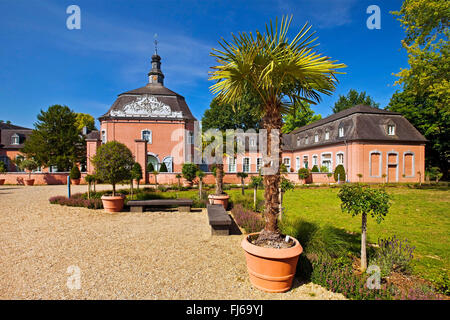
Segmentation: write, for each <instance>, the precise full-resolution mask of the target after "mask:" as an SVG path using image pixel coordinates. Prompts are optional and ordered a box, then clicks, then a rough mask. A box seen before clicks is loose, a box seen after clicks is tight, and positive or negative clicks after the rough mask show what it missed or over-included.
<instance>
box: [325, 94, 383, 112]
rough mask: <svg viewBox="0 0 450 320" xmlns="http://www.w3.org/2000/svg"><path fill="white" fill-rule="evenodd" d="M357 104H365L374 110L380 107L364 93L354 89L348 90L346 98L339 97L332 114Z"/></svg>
mask: <svg viewBox="0 0 450 320" xmlns="http://www.w3.org/2000/svg"><path fill="white" fill-rule="evenodd" d="M358 104H365V105H367V106H372V107H375V108H379V107H380V104H379V103H377V102H375V101H374V100H373V99H372V98H371V97H370V96H369V95H368V94H367V93H366V92H365V91H363V92H358V91H356V90H355V89H350V91H349V92H348V93H347V95H346V96H343V95H339V99H338V101H336V103H335V104H334V107H333V113H338V112H339V111H342V110H345V109H348V108H351V107H354V106H356V105H358Z"/></svg>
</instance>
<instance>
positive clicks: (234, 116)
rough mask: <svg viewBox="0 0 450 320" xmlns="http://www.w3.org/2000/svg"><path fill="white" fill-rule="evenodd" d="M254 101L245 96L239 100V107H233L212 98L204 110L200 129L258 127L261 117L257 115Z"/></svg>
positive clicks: (246, 128) (223, 129)
mask: <svg viewBox="0 0 450 320" xmlns="http://www.w3.org/2000/svg"><path fill="white" fill-rule="evenodd" d="M254 104H255V101H252V100H251V99H249V98H247V99H245V100H244V101H242V102H240V105H239V107H238V108H237V107H236V108H235V107H234V106H233V105H231V104H228V103H221V102H219V101H218V99H216V98H215V99H213V100H212V101H211V104H210V105H209V109H207V110H205V113H204V114H203V117H202V130H203V131H206V130H208V129H219V130H221V131H225V130H227V129H235V130H236V129H243V130H244V131H246V130H248V129H255V130H257V129H259V122H260V121H261V118H260V117H258V111H257V110H256V108H255V105H254Z"/></svg>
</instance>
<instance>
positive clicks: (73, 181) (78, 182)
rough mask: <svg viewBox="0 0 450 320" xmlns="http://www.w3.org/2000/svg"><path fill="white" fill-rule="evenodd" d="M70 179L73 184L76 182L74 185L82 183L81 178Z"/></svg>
mask: <svg viewBox="0 0 450 320" xmlns="http://www.w3.org/2000/svg"><path fill="white" fill-rule="evenodd" d="M70 181H71V182H72V184H74V185H79V184H80V179H70Z"/></svg>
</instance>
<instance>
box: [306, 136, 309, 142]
mask: <svg viewBox="0 0 450 320" xmlns="http://www.w3.org/2000/svg"><path fill="white" fill-rule="evenodd" d="M308 143H309V138H308V136H306V137H305V144H308Z"/></svg>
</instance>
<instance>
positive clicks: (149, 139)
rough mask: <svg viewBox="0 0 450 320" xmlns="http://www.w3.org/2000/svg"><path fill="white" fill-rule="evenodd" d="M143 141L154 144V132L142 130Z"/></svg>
mask: <svg viewBox="0 0 450 320" xmlns="http://www.w3.org/2000/svg"><path fill="white" fill-rule="evenodd" d="M141 135H142V140H145V141H147V143H152V132H151V131H150V130H142V133H141Z"/></svg>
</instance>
